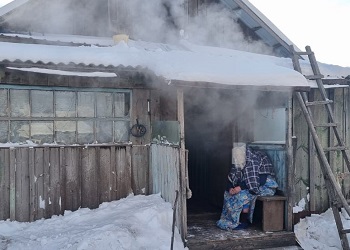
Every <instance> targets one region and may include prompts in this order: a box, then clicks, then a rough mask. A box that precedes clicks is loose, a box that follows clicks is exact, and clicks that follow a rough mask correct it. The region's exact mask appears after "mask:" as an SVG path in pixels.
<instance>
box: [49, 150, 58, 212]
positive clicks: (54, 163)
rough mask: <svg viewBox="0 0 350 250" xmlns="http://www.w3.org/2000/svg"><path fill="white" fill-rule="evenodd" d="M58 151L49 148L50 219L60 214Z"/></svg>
mask: <svg viewBox="0 0 350 250" xmlns="http://www.w3.org/2000/svg"><path fill="white" fill-rule="evenodd" d="M59 154H60V149H59V148H50V196H49V198H50V200H49V204H50V217H51V216H52V215H57V214H60V211H61V208H60V193H61V185H60V155H59Z"/></svg>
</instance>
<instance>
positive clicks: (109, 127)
mask: <svg viewBox="0 0 350 250" xmlns="http://www.w3.org/2000/svg"><path fill="white" fill-rule="evenodd" d="M112 131H113V122H112V121H99V122H97V142H100V143H103V142H113V132H112Z"/></svg>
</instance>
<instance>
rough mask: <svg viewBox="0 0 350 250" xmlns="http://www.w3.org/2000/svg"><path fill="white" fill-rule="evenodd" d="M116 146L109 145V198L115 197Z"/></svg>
mask: <svg viewBox="0 0 350 250" xmlns="http://www.w3.org/2000/svg"><path fill="white" fill-rule="evenodd" d="M116 150H117V148H116V147H111V176H110V180H111V199H112V200H116V199H117V163H116Z"/></svg>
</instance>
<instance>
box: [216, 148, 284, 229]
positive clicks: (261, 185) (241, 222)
mask: <svg viewBox="0 0 350 250" xmlns="http://www.w3.org/2000/svg"><path fill="white" fill-rule="evenodd" d="M274 176H275V172H274V169H273V166H272V163H271V161H270V159H269V158H268V156H267V155H266V154H265V153H263V152H261V151H253V150H252V149H251V148H249V147H246V146H245V144H244V145H241V146H238V147H234V148H233V164H232V167H231V170H230V173H229V174H228V186H227V189H226V191H225V193H224V204H223V208H222V213H221V217H220V220H219V221H217V223H216V225H217V226H218V227H220V228H221V229H225V230H232V229H244V228H246V227H247V226H248V222H250V223H252V220H253V212H254V208H255V200H256V197H257V196H258V195H261V196H273V195H274V194H275V192H276V189H277V187H278V185H277V182H276V180H275V178H274Z"/></svg>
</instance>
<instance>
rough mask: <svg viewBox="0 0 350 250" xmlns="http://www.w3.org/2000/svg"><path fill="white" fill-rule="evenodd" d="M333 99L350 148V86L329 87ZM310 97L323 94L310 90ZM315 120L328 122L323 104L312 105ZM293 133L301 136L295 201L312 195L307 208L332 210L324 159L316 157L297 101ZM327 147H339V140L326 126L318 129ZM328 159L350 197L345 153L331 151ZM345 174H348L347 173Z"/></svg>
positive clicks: (298, 141)
mask: <svg viewBox="0 0 350 250" xmlns="http://www.w3.org/2000/svg"><path fill="white" fill-rule="evenodd" d="M327 91H328V96H329V99H331V100H333V101H334V104H333V108H334V116H335V121H336V122H337V123H338V124H339V125H338V128H339V131H340V133H341V134H343V136H344V140H345V144H346V145H347V146H348V147H349V143H350V137H349V136H350V135H349V134H350V133H349V131H350V127H349V111H348V109H349V107H350V106H349V102H350V100H349V97H350V96H349V94H350V93H349V88H335V89H328V90H327ZM309 96H310V97H309V99H310V98H312V99H314V100H320V95H319V92H318V91H317V90H312V91H311V92H310V93H309ZM312 108H313V109H314V110H313V120H314V123H318V124H319V123H326V122H328V120H327V113H326V111H325V108H324V107H323V106H320V107H312ZM293 110H294V112H293V121H294V122H293V134H294V135H295V136H297V151H296V159H295V161H296V162H295V166H296V176H295V177H296V178H295V197H294V200H295V202H298V201H300V200H301V199H303V198H304V199H305V201H307V196H308V194H309V197H310V201H309V203H308V202H307V207H306V208H305V210H310V211H315V212H323V211H325V210H327V209H328V207H329V204H328V203H329V201H328V194H327V189H326V187H325V182H324V178H323V174H322V171H321V168H320V162H319V160H318V157H317V156H316V151H315V149H314V148H313V147H312V145H311V144H310V143H309V135H308V128H307V124H306V121H305V119H304V117H303V114H302V112H301V110H300V108H299V106H298V103H297V102H296V101H295V102H294V106H293ZM317 132H318V134H319V136H320V139H321V142H322V145H323V147H329V146H336V145H337V142H336V139H335V138H334V136H332V134H333V133H329V131H328V130H327V129H325V128H322V127H320V128H317ZM328 158H329V160H330V163H331V167H332V170H333V173H334V174H335V176H336V177H339V178H338V180H339V184H340V185H341V187H342V191H343V193H344V195H345V197H346V198H347V199H349V198H350V181H349V180H350V176H349V175H348V174H347V173H348V172H349V171H348V170H347V167H346V166H345V164H344V162H343V160H342V156H341V154H340V153H338V152H332V153H329V155H328ZM344 173H345V174H344Z"/></svg>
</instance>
